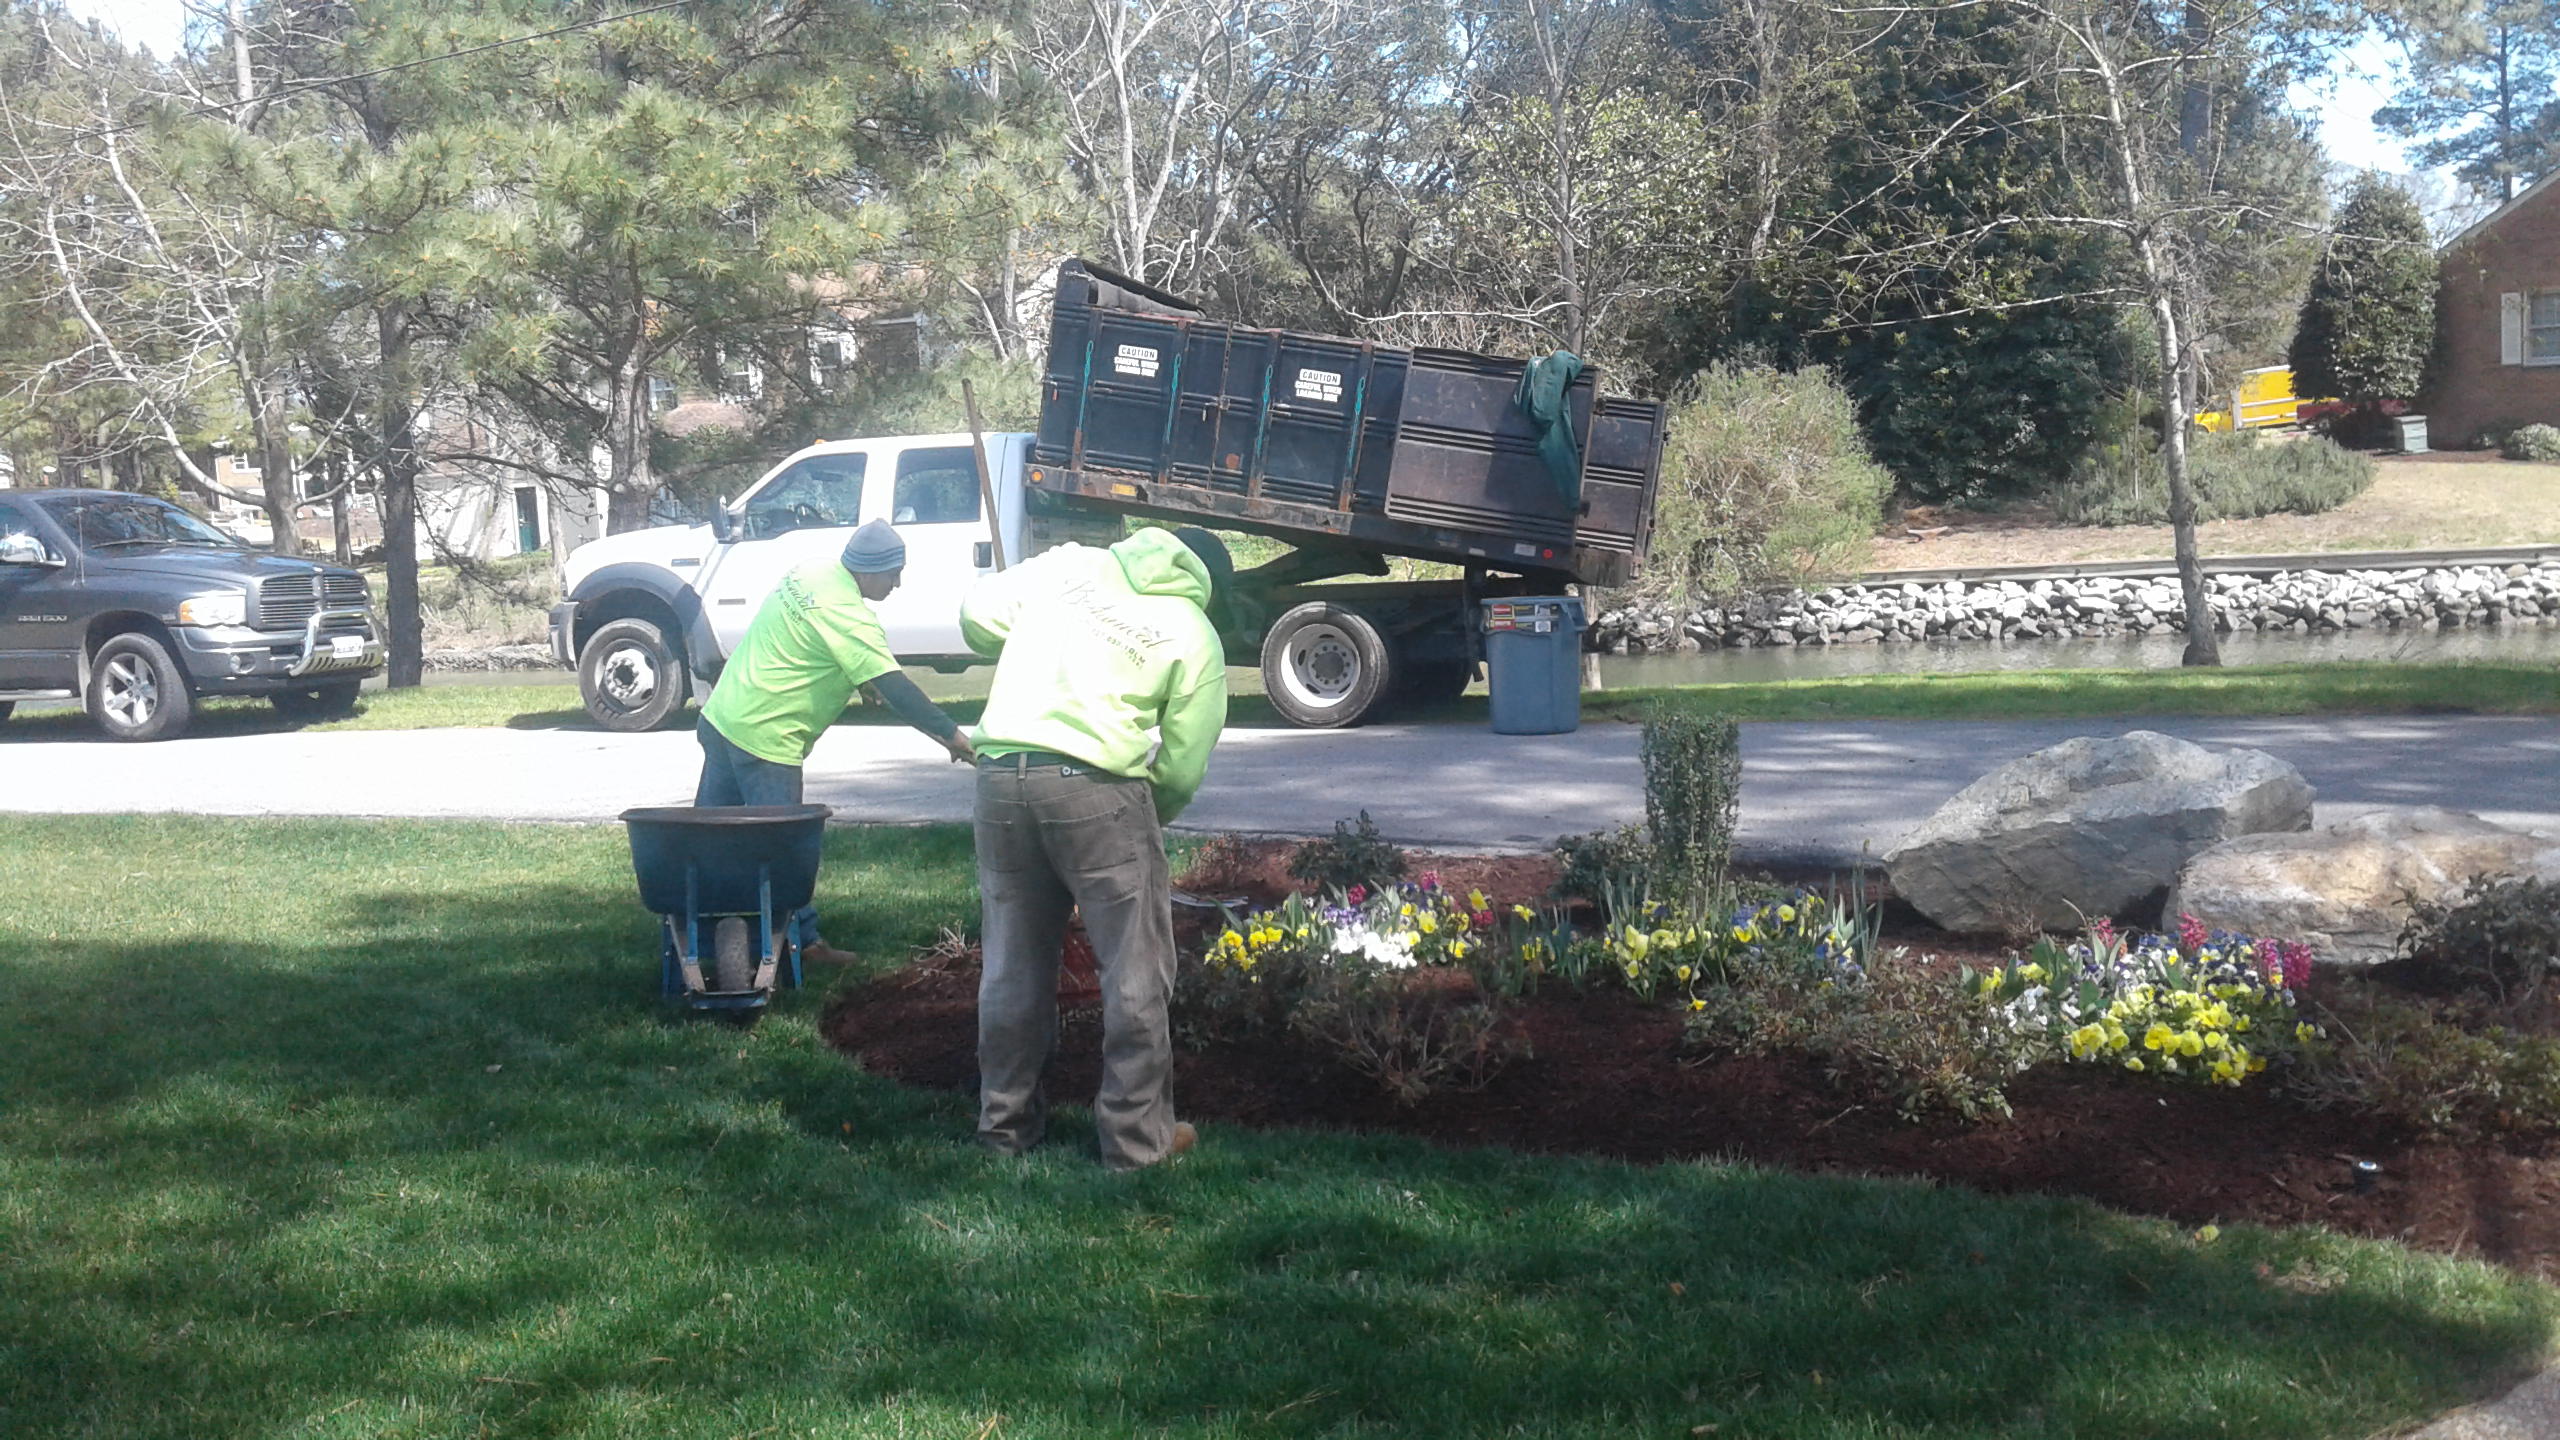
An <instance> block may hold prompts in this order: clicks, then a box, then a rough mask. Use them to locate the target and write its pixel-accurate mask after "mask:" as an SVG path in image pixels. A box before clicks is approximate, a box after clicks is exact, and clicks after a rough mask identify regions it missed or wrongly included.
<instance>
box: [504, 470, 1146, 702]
mask: <svg viewBox="0 0 2560 1440" xmlns="http://www.w3.org/2000/svg"><path fill="white" fill-rule="evenodd" d="M986 445H987V468H988V474H989V477H990V479H991V481H992V485H991V487H989V488H991V489H992V490H993V491H994V496H995V511H996V513H995V514H994V515H992V516H991V515H989V514H988V513H987V506H986V501H985V495H984V492H983V491H982V490H981V487H980V485H979V483H978V469H977V459H976V456H975V454H974V453H973V446H972V444H971V441H970V437H969V436H967V435H965V434H950V435H901V436H889V437H883V438H875V439H863V440H833V441H827V442H825V443H822V444H818V445H812V446H810V447H809V448H807V449H805V450H802V451H799V452H798V453H796V454H794V455H792V456H790V457H789V458H788V459H785V460H784V461H783V462H782V463H781V464H779V465H776V466H775V467H774V468H773V469H772V470H770V471H768V472H766V473H765V475H764V476H763V477H762V478H761V479H759V480H757V481H756V483H755V484H754V485H752V486H750V487H748V489H747V491H746V493H745V494H744V495H742V496H740V497H738V498H737V499H736V500H734V501H732V502H729V503H727V504H724V505H722V506H721V507H720V508H719V509H718V510H717V511H715V512H714V514H713V516H712V519H711V523H709V524H707V525H689V526H661V527H658V528H655V529H649V530H638V531H631V532H627V533H624V534H620V535H612V536H607V537H605V538H603V539H601V540H596V541H592V542H590V543H588V544H586V545H584V546H581V547H580V548H579V549H578V550H577V551H575V552H574V553H573V554H571V556H570V557H569V561H568V566H567V574H566V576H565V579H566V582H567V585H566V589H567V598H566V599H565V600H564V601H563V602H562V603H561V604H559V605H558V606H555V607H554V608H553V610H552V612H551V639H552V650H553V653H554V654H555V656H556V657H557V658H558V659H559V660H560V662H561V663H562V664H564V665H569V666H574V667H575V668H576V670H577V672H578V684H579V689H580V691H581V693H582V694H583V696H584V697H585V699H586V704H587V709H588V711H589V713H590V714H592V715H593V716H594V717H595V719H596V720H597V722H598V723H600V724H602V725H604V726H606V727H607V728H608V729H614V730H647V729H652V728H655V727H656V726H658V725H661V724H664V723H665V722H666V721H667V720H668V719H670V718H671V717H672V716H673V715H674V714H675V713H676V712H677V711H678V710H679V709H680V708H681V707H682V706H683V704H684V703H685V701H686V699H687V698H688V697H689V696H694V695H698V694H704V693H707V692H708V691H709V688H710V686H711V684H712V683H713V682H714V681H716V680H717V679H718V677H719V674H720V670H721V667H722V666H723V665H724V664H725V663H726V661H727V659H728V657H729V656H730V655H731V654H732V653H734V652H735V651H736V649H737V647H738V644H739V642H740V641H741V640H743V639H744V638H745V637H746V633H747V626H748V625H749V623H751V622H752V621H753V620H754V619H755V615H756V610H757V609H758V607H760V606H761V605H762V604H763V603H764V598H765V596H766V595H768V594H770V593H771V592H772V590H773V587H774V586H775V584H777V583H778V582H779V581H780V580H781V578H782V576H783V575H784V574H785V573H786V572H787V571H789V570H791V569H792V568H793V567H795V566H799V565H803V564H806V563H808V562H810V561H813V560H828V561H832V560H834V559H835V558H836V557H837V556H838V555H839V554H840V553H841V552H842V551H843V549H844V545H845V541H846V540H847V539H848V538H849V537H850V536H851V535H852V534H853V531H854V528H855V527H856V526H859V525H863V524H866V523H868V522H870V521H873V520H885V521H887V522H889V523H890V524H892V525H894V526H896V527H897V529H898V534H899V536H900V537H901V538H903V539H904V540H905V541H906V544H907V566H906V573H905V577H904V579H903V580H902V582H901V583H900V585H899V587H898V591H897V593H896V594H894V595H892V596H890V597H889V598H888V599H886V600H884V601H882V602H880V604H879V606H878V607H877V609H878V611H879V614H880V623H881V626H882V628H883V629H885V630H886V631H887V632H888V636H889V645H890V648H891V649H892V650H893V651H894V652H895V653H896V655H897V657H898V659H899V661H900V662H901V663H902V664H910V665H932V666H937V667H940V668H945V669H957V668H961V667H965V666H967V665H971V664H975V663H978V657H976V656H975V655H973V654H971V653H970V651H969V647H968V645H967V644H966V643H965V642H964V641H963V640H962V639H961V636H960V601H961V598H962V597H963V596H964V595H966V594H967V593H968V589H969V587H970V586H971V585H972V584H974V583H976V581H977V580H978V578H979V577H980V576H982V575H988V574H993V573H994V572H995V569H996V553H995V544H996V541H997V539H998V538H999V536H1001V538H1002V541H1003V544H1004V553H1005V555H1006V556H1007V557H1008V558H1010V559H1019V558H1021V557H1022V556H1024V555H1025V554H1026V553H1028V550H1029V549H1031V548H1040V546H1039V544H1038V543H1037V542H1040V541H1046V542H1048V543H1052V544H1054V543H1057V541H1058V540H1060V539H1068V538H1091V539H1098V540H1106V541H1107V540H1108V539H1109V538H1111V537H1112V536H1113V535H1116V534H1117V531H1118V526H1117V524H1116V522H1110V523H1107V524H1096V523H1093V522H1094V521H1102V520H1107V519H1108V517H1093V520H1091V521H1088V522H1087V523H1086V524H1085V525H1083V526H1082V527H1077V526H1074V525H1065V526H1055V525H1045V524H1044V525H1037V526H1035V525H1033V524H1031V523H1030V517H1029V516H1028V515H1027V514H1026V509H1025V497H1024V493H1023V485H1022V474H1023V468H1024V463H1025V459H1026V457H1027V456H1028V454H1029V451H1030V445H1031V437H1030V436H1029V435H1027V434H1021V433H999V434H992V435H989V436H987V437H986ZM1088 532H1090V533H1088ZM1027 542H1028V543H1027Z"/></svg>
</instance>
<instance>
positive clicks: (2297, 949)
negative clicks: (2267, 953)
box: [2276, 940, 2311, 990]
mask: <svg viewBox="0 0 2560 1440" xmlns="http://www.w3.org/2000/svg"><path fill="white" fill-rule="evenodd" d="M2276 952H2277V955H2278V957H2279V958H2280V959H2281V961H2282V963H2283V965H2284V988H2286V989H2287V990H2299V989H2301V988H2302V987H2303V986H2305V985H2308V984H2310V983H2311V947H2310V946H2308V945H2306V944H2304V943H2302V942H2301V941H2299V940H2286V941H2281V942H2279V943H2278V944H2277V946H2276Z"/></svg>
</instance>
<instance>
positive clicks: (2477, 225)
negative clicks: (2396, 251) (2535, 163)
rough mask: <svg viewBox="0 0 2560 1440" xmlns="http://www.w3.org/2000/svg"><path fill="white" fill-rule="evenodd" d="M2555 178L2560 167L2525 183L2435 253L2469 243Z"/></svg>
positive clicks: (2548, 186) (2546, 188)
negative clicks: (2531, 181) (2504, 202)
mask: <svg viewBox="0 0 2560 1440" xmlns="http://www.w3.org/2000/svg"><path fill="white" fill-rule="evenodd" d="M2556 180H2560V168H2555V169H2552V170H2550V171H2548V172H2547V173H2545V174H2544V175H2543V177H2542V178H2541V179H2539V180H2536V181H2534V182H2533V183H2532V184H2530V185H2527V186H2526V187H2524V189H2522V190H2520V191H2518V192H2517V193H2516V198H2514V199H2513V200H2510V201H2508V202H2507V203H2506V204H2504V205H2501V206H2499V207H2498V208H2497V209H2495V210H2492V211H2490V212H2489V213H2488V214H2486V215H2483V216H2481V217H2480V218H2479V219H2477V220H2474V221H2472V222H2471V224H2470V226H2469V227H2468V228H2466V229H2464V231H2463V232H2462V233H2461V234H2459V235H2456V236H2454V237H2453V238H2452V239H2450V240H2447V241H2446V242H2444V244H2443V245H2442V246H2441V247H2440V248H2439V249H2438V250H2437V252H2436V253H2438V254H2440V255H2441V254H2449V253H2451V252H2452V251H2455V250H2458V249H2460V248H2462V247H2463V246H2465V245H2468V244H2470V243H2471V240H2472V237H2474V236H2476V235H2482V234H2486V233H2487V232H2488V231H2489V230H2491V229H2492V228H2494V227H2495V226H2497V225H2498V224H2499V223H2500V222H2502V221H2504V220H2505V219H2506V218H2507V217H2508V216H2510V215H2513V214H2514V213H2516V211H2518V210H2520V209H2522V208H2523V207H2524V205H2525V203H2526V202H2527V201H2529V200H2531V199H2533V198H2534V197H2535V196H2537V195H2539V194H2541V193H2542V192H2543V191H2545V190H2548V189H2550V188H2551V185H2552V182H2553V181H2556Z"/></svg>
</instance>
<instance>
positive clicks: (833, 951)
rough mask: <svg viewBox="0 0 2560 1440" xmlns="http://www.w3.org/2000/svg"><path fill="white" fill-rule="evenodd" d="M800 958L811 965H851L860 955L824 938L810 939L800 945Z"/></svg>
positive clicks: (858, 961) (858, 960)
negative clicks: (835, 945)
mask: <svg viewBox="0 0 2560 1440" xmlns="http://www.w3.org/2000/svg"><path fill="white" fill-rule="evenodd" d="M800 958H801V959H802V960H803V961H805V962H806V963H808V964H811V965H836V966H844V965H853V964H858V963H860V961H861V959H862V957H861V956H859V955H856V954H854V953H853V952H852V951H850V950H839V949H837V948H836V947H834V946H833V945H830V944H828V943H827V942H826V941H824V940H812V941H810V942H809V943H808V944H806V945H803V946H801V947H800Z"/></svg>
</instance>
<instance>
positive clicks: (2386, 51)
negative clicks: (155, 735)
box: [65, 0, 2410, 172]
mask: <svg viewBox="0 0 2560 1440" xmlns="http://www.w3.org/2000/svg"><path fill="white" fill-rule="evenodd" d="M65 8H66V9H68V10H70V11H71V13H73V14H75V15H79V16H82V17H90V16H94V17H96V18H97V19H99V20H101V21H104V22H105V23H106V25H107V27H108V28H109V29H112V30H114V31H115V32H116V33H117V34H119V35H122V36H123V37H124V38H125V40H126V41H127V42H129V43H131V44H134V45H139V46H141V47H142V48H144V49H147V50H149V51H151V53H153V54H155V55H159V56H163V57H166V56H167V55H169V54H170V53H172V52H173V51H175V50H176V49H177V48H178V40H179V37H180V35H181V34H182V33H183V32H184V31H185V29H186V21H187V12H186V8H185V6H184V4H183V3H182V0H67V3H66V5H65ZM2396 62H2397V54H2396V52H2395V51H2394V49H2393V48H2392V46H2390V45H2389V44H2388V43H2387V42H2385V41H2384V40H2382V39H2381V37H2379V36H2371V37H2368V38H2367V39H2366V40H2365V41H2364V42H2363V43H2361V44H2359V45H2356V46H2354V47H2353V48H2351V49H2349V50H2347V51H2346V52H2344V53H2343V54H2341V55H2340V56H2339V59H2338V63H2337V64H2336V65H2335V66H2333V67H2332V69H2331V71H2330V74H2329V76H2328V79H2327V81H2326V82H2325V83H2322V82H2308V83H2305V84H2302V85H2297V86H2295V87H2294V91H2293V103H2294V104H2295V106H2296V107H2298V108H2300V109H2302V110H2303V111H2305V112H2307V113H2310V114H2313V115H2316V116H2317V117H2318V118H2319V124H2320V138H2321V142H2322V143H2323V144H2324V145H2325V146H2326V147H2327V149H2328V151H2329V158H2330V159H2331V160H2333V161H2335V162H2337V163H2339V164H2341V165H2345V166H2348V167H2350V168H2353V169H2358V170H2366V169H2379V170H2388V171H2394V172H2398V171H2405V170H2408V169H2409V168H2410V165H2409V163H2408V161H2407V159H2406V158H2405V157H2404V156H2403V155H2402V153H2401V147H2400V144H2399V142H2397V141H2395V140H2392V139H2390V138H2388V137H2386V136H2383V135H2380V134H2377V133H2376V132H2375V131H2374V128H2373V112H2374V111H2375V110H2377V109H2379V108H2381V107H2382V105H2383V104H2384V103H2385V102H2386V101H2387V100H2388V99H2389V97H2390V92H2391V85H2392V76H2393V74H2394V73H2395V71H2396V69H2397V63H2396Z"/></svg>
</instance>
